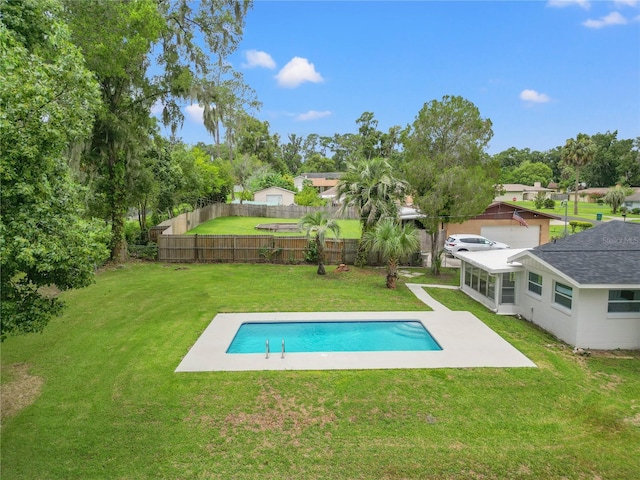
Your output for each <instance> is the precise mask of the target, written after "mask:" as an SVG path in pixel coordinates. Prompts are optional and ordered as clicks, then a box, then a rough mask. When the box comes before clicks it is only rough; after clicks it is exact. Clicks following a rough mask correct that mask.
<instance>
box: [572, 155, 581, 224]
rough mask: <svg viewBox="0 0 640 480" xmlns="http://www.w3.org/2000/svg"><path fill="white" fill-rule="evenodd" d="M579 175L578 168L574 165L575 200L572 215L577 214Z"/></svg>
mask: <svg viewBox="0 0 640 480" xmlns="http://www.w3.org/2000/svg"><path fill="white" fill-rule="evenodd" d="M579 175H580V169H579V168H578V167H576V195H575V201H574V202H573V214H574V215H578V185H580V180H579Z"/></svg>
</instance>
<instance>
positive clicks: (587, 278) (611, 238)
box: [529, 220, 640, 285]
mask: <svg viewBox="0 0 640 480" xmlns="http://www.w3.org/2000/svg"><path fill="white" fill-rule="evenodd" d="M529 253H531V254H533V255H535V256H536V257H538V258H540V259H541V260H543V261H544V262H546V263H548V264H549V265H551V266H553V267H554V268H556V269H558V270H560V271H561V272H562V273H564V274H565V275H567V276H568V277H570V278H572V279H574V280H575V281H576V282H578V283H580V284H584V285H601V284H622V285H631V284H634V285H638V284H640V224H634V223H631V222H622V221H617V220H612V221H610V222H605V223H602V224H600V225H597V226H595V227H592V228H590V229H588V230H585V231H584V232H580V233H576V234H574V235H570V236H568V237H566V238H564V239H560V240H557V241H554V242H551V243H546V244H544V245H540V246H538V247H535V248H533V249H531V250H529Z"/></svg>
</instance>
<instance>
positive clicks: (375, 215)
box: [336, 158, 408, 265]
mask: <svg viewBox="0 0 640 480" xmlns="http://www.w3.org/2000/svg"><path fill="white" fill-rule="evenodd" d="M407 189H408V185H407V183H406V182H405V181H403V180H400V179H398V178H396V177H395V176H394V175H393V168H392V167H391V164H390V163H389V162H388V161H387V160H386V159H384V158H372V159H371V160H360V161H358V162H355V163H351V164H350V165H349V166H348V167H347V171H346V172H345V174H344V175H343V176H342V178H341V179H340V181H339V182H338V185H337V187H336V198H338V199H339V200H340V201H341V202H342V204H341V207H340V212H341V213H344V211H345V210H346V209H347V208H348V207H355V209H356V210H357V211H358V213H359V215H360V224H361V228H362V236H361V242H360V246H359V248H358V256H357V258H356V265H364V264H365V263H366V249H365V248H364V244H363V242H362V240H364V236H365V234H366V233H367V231H369V230H370V229H372V228H373V226H374V225H375V224H376V223H377V222H378V220H380V219H381V218H383V217H394V216H396V215H397V211H398V206H397V203H398V202H400V201H403V200H404V197H405V194H406V192H407Z"/></svg>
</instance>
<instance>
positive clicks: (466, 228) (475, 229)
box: [446, 218, 549, 245]
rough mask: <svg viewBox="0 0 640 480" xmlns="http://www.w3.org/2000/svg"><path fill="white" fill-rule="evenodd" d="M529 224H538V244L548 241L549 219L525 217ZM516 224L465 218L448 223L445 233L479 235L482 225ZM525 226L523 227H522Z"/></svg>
mask: <svg viewBox="0 0 640 480" xmlns="http://www.w3.org/2000/svg"><path fill="white" fill-rule="evenodd" d="M526 221H527V223H528V224H529V225H539V226H540V245H542V244H543V243H549V219H534V218H527V219H526ZM509 225H517V222H516V221H515V220H508V221H506V220H486V219H483V220H467V221H466V222H464V223H449V224H447V226H446V232H447V233H446V235H447V236H449V235H454V234H456V233H474V234H476V235H480V231H481V229H482V227H483V226H496V227H501V226H509ZM522 228H525V227H522Z"/></svg>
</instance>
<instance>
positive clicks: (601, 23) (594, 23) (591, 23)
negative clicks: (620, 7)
mask: <svg viewBox="0 0 640 480" xmlns="http://www.w3.org/2000/svg"><path fill="white" fill-rule="evenodd" d="M626 23H627V19H626V18H624V16H622V15H621V14H620V13H618V12H611V13H610V14H609V15H606V16H604V17H602V18H601V19H600V20H591V19H589V20H587V21H586V22H584V23H583V25H584V26H585V27H587V28H603V27H609V26H611V25H625V24H626Z"/></svg>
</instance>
